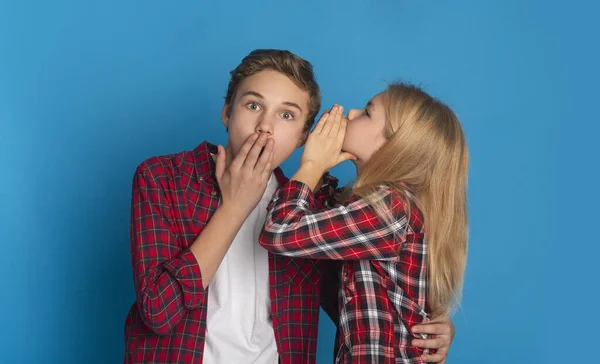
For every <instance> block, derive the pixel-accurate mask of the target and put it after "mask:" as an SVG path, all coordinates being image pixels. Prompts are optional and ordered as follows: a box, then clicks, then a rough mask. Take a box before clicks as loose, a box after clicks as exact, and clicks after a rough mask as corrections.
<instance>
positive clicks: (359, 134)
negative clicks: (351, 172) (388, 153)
mask: <svg viewBox="0 0 600 364" xmlns="http://www.w3.org/2000/svg"><path fill="white" fill-rule="evenodd" d="M382 98H383V94H382V93H380V94H378V95H376V96H375V97H374V98H372V99H371V101H369V102H368V103H367V105H366V107H365V108H364V109H351V110H350V111H349V112H348V126H347V128H346V136H345V138H344V144H343V146H342V150H343V151H344V152H348V153H352V154H353V155H355V156H356V157H357V158H358V160H356V161H355V162H354V163H355V164H356V166H357V168H358V169H359V170H360V168H361V167H362V166H363V165H364V164H365V163H367V162H368V161H369V159H370V158H371V156H372V155H373V153H375V152H376V151H377V150H378V149H379V148H381V146H383V145H384V144H385V143H386V142H387V139H386V137H385V125H386V118H385V110H384V106H383V100H382Z"/></svg>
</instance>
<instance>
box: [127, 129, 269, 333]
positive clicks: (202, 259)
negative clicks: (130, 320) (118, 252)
mask: <svg viewBox="0 0 600 364" xmlns="http://www.w3.org/2000/svg"><path fill="white" fill-rule="evenodd" d="M263 147H264V152H263V154H262V156H260V157H259V154H260V151H261V149H262V148H263ZM272 151H273V142H272V141H270V142H267V138H266V136H262V137H260V138H259V137H258V135H253V136H250V137H249V138H248V139H247V141H246V143H245V144H244V146H243V147H242V149H241V150H240V152H239V153H238V155H237V156H236V157H235V158H234V160H233V162H232V163H231V166H230V167H226V155H225V150H224V149H223V147H221V146H219V153H218V156H217V167H216V177H217V180H218V182H219V187H220V190H221V198H222V200H223V202H222V203H221V206H220V207H219V208H218V209H217V210H216V211H215V213H214V214H213V216H212V217H211V219H210V221H209V222H208V224H207V225H206V226H205V227H204V229H203V230H202V232H201V233H200V235H199V236H198V237H197V238H196V240H195V241H194V242H193V243H192V245H191V246H190V247H189V248H187V249H181V248H180V246H179V245H178V244H177V241H176V234H175V233H174V230H175V229H174V226H175V224H174V222H173V221H172V220H173V216H175V214H174V213H173V212H172V211H171V206H172V204H171V202H170V201H169V199H168V196H167V194H165V192H164V190H163V188H162V186H161V185H160V183H157V182H156V180H155V179H154V178H153V176H151V175H149V173H150V171H148V170H144V169H143V168H138V170H137V171H136V175H135V178H134V183H133V196H132V197H133V198H132V220H131V256H132V265H133V275H134V283H135V290H136V297H137V304H138V307H139V310H140V313H141V316H142V319H143V320H144V322H145V323H146V325H147V326H148V327H149V328H150V329H152V330H153V331H155V332H156V333H158V334H166V333H168V332H169V331H170V330H171V329H172V328H173V326H175V325H176V324H177V323H178V322H179V321H180V320H181V319H182V318H183V317H184V316H185V315H186V314H187V311H189V310H193V309H197V308H198V307H200V304H201V303H202V301H203V295H204V289H205V288H206V287H207V286H208V284H209V283H210V281H211V280H212V277H213V275H214V274H215V272H216V271H217V269H218V267H219V265H220V264H221V261H222V260H223V257H224V256H225V253H226V252H227V249H228V248H229V245H231V242H232V241H233V238H234V237H235V235H236V234H237V232H238V230H239V229H240V227H241V225H242V224H243V222H244V220H245V219H246V217H247V216H248V214H249V213H250V211H252V209H253V208H254V206H256V204H257V203H258V201H259V200H260V196H262V193H263V192H264V190H265V187H266V184H267V181H268V178H269V176H270V171H271V170H270V166H271V161H272ZM244 162H248V163H244Z"/></svg>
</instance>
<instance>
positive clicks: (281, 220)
mask: <svg viewBox="0 0 600 364" xmlns="http://www.w3.org/2000/svg"><path fill="white" fill-rule="evenodd" d="M379 193H380V196H379V197H380V198H381V199H383V201H384V203H385V204H386V205H387V206H388V207H389V208H390V209H391V211H392V214H393V223H392V224H389V223H387V222H386V221H384V219H383V218H381V217H380V216H379V215H378V213H377V212H376V211H375V210H374V208H373V207H372V206H371V205H370V204H368V203H367V202H366V201H365V200H363V199H357V200H355V201H353V202H350V203H349V204H348V205H337V206H336V207H334V208H330V209H327V210H320V209H319V204H318V203H316V202H315V200H314V196H313V193H312V191H311V189H310V188H309V187H308V186H307V185H306V184H304V183H302V182H299V181H293V180H292V181H290V182H288V183H287V184H285V185H284V186H282V187H281V188H280V189H279V190H278V191H277V193H276V194H275V197H274V198H273V201H271V204H270V205H269V213H268V214H267V222H266V224H265V227H264V229H263V231H262V233H261V235H260V237H259V242H260V244H261V245H262V246H263V247H264V248H265V249H267V250H269V251H271V252H273V253H276V254H279V255H285V256H290V257H306V258H312V259H333V260H358V259H369V260H397V259H398V253H399V251H400V244H401V241H400V239H398V236H403V235H404V233H405V232H406V229H407V216H406V214H405V213H404V208H403V206H402V204H401V202H400V199H399V198H398V197H396V196H395V195H394V194H393V193H392V190H391V189H389V188H387V187H381V189H380V190H379Z"/></svg>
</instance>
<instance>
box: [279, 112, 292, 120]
mask: <svg viewBox="0 0 600 364" xmlns="http://www.w3.org/2000/svg"><path fill="white" fill-rule="evenodd" d="M281 117H282V118H284V119H285V120H292V119H293V118H294V115H292V113H290V112H287V111H286V112H284V113H282V114H281Z"/></svg>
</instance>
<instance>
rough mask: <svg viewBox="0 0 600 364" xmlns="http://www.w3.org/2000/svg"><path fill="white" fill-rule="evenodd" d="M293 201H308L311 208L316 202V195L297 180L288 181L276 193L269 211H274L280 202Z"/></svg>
mask: <svg viewBox="0 0 600 364" xmlns="http://www.w3.org/2000/svg"><path fill="white" fill-rule="evenodd" d="M279 200H282V201H291V200H303V201H306V202H307V204H308V207H309V208H310V207H311V206H312V205H313V202H314V194H313V192H312V190H311V189H310V187H309V186H308V185H307V184H306V183H304V182H299V181H296V180H291V181H288V182H287V183H286V184H284V185H283V186H281V187H280V188H279V190H277V192H276V193H275V196H274V197H273V199H272V200H271V203H269V207H268V208H267V209H268V210H272V209H273V206H274V205H275V204H276V203H277V202H278V201H279Z"/></svg>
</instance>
